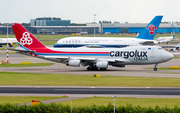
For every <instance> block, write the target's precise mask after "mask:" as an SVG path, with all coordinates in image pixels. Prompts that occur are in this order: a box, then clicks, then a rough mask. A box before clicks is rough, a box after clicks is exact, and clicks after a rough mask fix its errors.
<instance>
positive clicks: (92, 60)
mask: <svg viewBox="0 0 180 113" xmlns="http://www.w3.org/2000/svg"><path fill="white" fill-rule="evenodd" d="M41 57H44V58H46V59H48V58H49V59H59V60H81V61H83V62H97V61H98V60H100V61H107V62H110V63H112V62H118V63H124V62H128V63H129V62H130V61H129V60H127V59H104V58H98V59H96V58H90V57H85V58H83V57H67V56H41Z"/></svg>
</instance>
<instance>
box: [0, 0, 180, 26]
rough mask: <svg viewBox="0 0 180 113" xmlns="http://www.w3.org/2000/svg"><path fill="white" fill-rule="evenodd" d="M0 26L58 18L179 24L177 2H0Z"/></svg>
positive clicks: (74, 0)
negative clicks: (155, 20) (159, 18)
mask: <svg viewBox="0 0 180 113" xmlns="http://www.w3.org/2000/svg"><path fill="white" fill-rule="evenodd" d="M0 4H1V5H0V23H29V22H30V19H35V18H38V17H49V16H50V17H59V18H61V19H62V20H71V23H87V22H93V21H94V14H96V15H97V16H96V17H95V21H96V22H99V21H102V20H107V21H112V22H114V21H119V22H120V23H124V22H126V21H127V22H129V23H139V22H140V23H149V21H151V19H152V18H154V16H156V15H163V16H164V17H163V19H162V21H180V0H0Z"/></svg>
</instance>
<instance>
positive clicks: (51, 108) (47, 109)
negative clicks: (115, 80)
mask: <svg viewBox="0 0 180 113" xmlns="http://www.w3.org/2000/svg"><path fill="white" fill-rule="evenodd" d="M71 112H72V113H113V112H114V106H113V105H112V104H108V106H103V105H102V106H96V105H92V106H86V107H73V108H72V111H71V106H69V105H61V104H55V103H51V104H42V103H41V104H39V105H31V106H29V105H12V104H0V113H71ZM115 112H116V113H180V108H179V107H177V106H175V107H174V108H168V107H162V108H160V107H158V106H156V107H155V108H152V107H140V106H132V105H127V106H119V107H117V106H116V107H115Z"/></svg>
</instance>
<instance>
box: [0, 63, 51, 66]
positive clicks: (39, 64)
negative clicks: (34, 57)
mask: <svg viewBox="0 0 180 113" xmlns="http://www.w3.org/2000/svg"><path fill="white" fill-rule="evenodd" d="M52 64H53V63H31V64H0V67H34V66H50V65H52Z"/></svg>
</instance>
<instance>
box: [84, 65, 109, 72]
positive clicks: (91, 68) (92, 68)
mask: <svg viewBox="0 0 180 113" xmlns="http://www.w3.org/2000/svg"><path fill="white" fill-rule="evenodd" d="M106 69H107V68H100V71H105V70H106ZM87 70H88V71H98V70H99V69H98V68H97V67H95V66H93V67H87Z"/></svg>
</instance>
